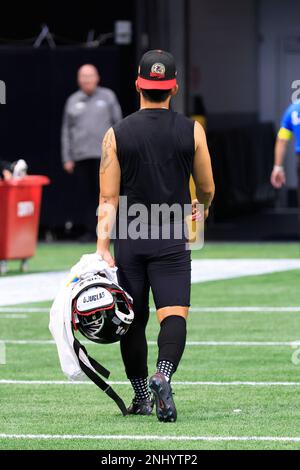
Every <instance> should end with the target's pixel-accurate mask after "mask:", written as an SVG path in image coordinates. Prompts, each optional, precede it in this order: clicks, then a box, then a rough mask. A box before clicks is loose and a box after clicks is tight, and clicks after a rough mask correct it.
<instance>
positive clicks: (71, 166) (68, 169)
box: [64, 161, 75, 175]
mask: <svg viewBox="0 0 300 470" xmlns="http://www.w3.org/2000/svg"><path fill="white" fill-rule="evenodd" d="M74 168H75V163H74V162H71V161H70V162H66V163H65V164H64V170H65V172H66V173H69V175H72V174H73V173H74Z"/></svg>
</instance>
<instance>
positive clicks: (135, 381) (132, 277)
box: [115, 240, 153, 415]
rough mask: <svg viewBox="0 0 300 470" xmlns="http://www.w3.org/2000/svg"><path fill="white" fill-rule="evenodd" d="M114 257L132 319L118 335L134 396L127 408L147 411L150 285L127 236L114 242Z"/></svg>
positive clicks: (149, 410)
mask: <svg viewBox="0 0 300 470" xmlns="http://www.w3.org/2000/svg"><path fill="white" fill-rule="evenodd" d="M115 258H116V265H117V266H118V279H119V282H120V285H121V286H122V287H123V288H124V289H125V290H126V291H127V292H128V293H129V294H130V295H131V296H132V298H133V309H134V315H135V317H134V321H133V323H132V325H131V326H130V328H129V330H128V332H127V334H126V335H125V336H123V337H122V339H121V354H122V359H123V363H124V365H125V372H126V375H127V378H128V379H129V380H130V382H131V385H132V388H133V391H134V399H133V401H132V404H131V405H130V407H129V408H128V411H129V413H130V414H142V415H149V414H151V413H152V410H153V401H152V400H151V395H150V391H149V386H148V365H147V360H148V345H147V339H146V326H147V323H148V319H149V290H150V285H149V281H148V277H147V272H146V268H145V265H144V264H143V263H142V262H141V260H140V259H138V258H137V257H136V256H134V254H133V253H132V250H131V243H130V242H129V241H126V240H121V241H117V242H116V243H115Z"/></svg>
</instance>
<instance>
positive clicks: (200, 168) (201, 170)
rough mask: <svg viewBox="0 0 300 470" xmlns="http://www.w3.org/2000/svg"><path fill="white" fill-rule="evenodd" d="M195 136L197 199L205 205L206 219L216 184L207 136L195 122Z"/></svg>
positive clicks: (194, 168) (194, 175)
mask: <svg viewBox="0 0 300 470" xmlns="http://www.w3.org/2000/svg"><path fill="white" fill-rule="evenodd" d="M194 135H195V157H194V166H193V179H194V182H195V186H196V195H197V199H198V201H199V203H200V204H203V205H204V208H205V217H207V216H208V213H209V207H210V205H211V203H212V201H213V198H214V195H215V184H214V178H213V172H212V166H211V159H210V154H209V150H208V146H207V140H206V135H205V132H204V129H203V127H202V126H201V125H200V124H199V123H198V122H195V130H194Z"/></svg>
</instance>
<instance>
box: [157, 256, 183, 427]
mask: <svg viewBox="0 0 300 470" xmlns="http://www.w3.org/2000/svg"><path fill="white" fill-rule="evenodd" d="M148 273H149V279H150V283H151V287H152V290H153V295H154V301H155V304H156V308H157V316H158V320H159V323H160V332H159V336H158V359H157V371H156V374H155V375H154V376H152V377H151V379H150V388H151V390H152V391H153V393H154V395H155V398H156V412H157V417H158V419H159V420H160V421H176V418H177V411H176V407H175V403H174V400H173V395H172V389H171V384H170V382H171V378H172V375H173V374H174V373H175V372H176V370H177V368H178V366H179V363H180V360H181V358H182V355H183V352H184V349H185V344H186V321H187V317H188V311H189V305H190V289H191V255H190V252H189V251H186V250H181V251H179V252H177V253H173V254H167V255H164V256H160V257H158V258H157V259H156V260H154V261H153V262H152V263H151V264H150V265H149V272H148Z"/></svg>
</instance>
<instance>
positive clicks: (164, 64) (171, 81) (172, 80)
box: [137, 50, 177, 90]
mask: <svg viewBox="0 0 300 470" xmlns="http://www.w3.org/2000/svg"><path fill="white" fill-rule="evenodd" d="M176 77H177V71H176V64H175V60H174V57H173V56H172V54H170V53H169V52H166V51H161V50H154V51H148V52H146V54H144V55H143V57H142V59H141V62H140V65H139V71H138V79H137V84H138V86H139V87H140V88H141V89H144V90H171V89H172V88H174V87H175V86H176V85H177V78H176Z"/></svg>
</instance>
